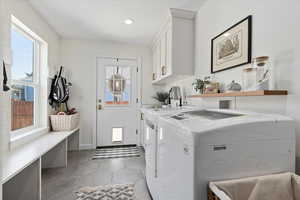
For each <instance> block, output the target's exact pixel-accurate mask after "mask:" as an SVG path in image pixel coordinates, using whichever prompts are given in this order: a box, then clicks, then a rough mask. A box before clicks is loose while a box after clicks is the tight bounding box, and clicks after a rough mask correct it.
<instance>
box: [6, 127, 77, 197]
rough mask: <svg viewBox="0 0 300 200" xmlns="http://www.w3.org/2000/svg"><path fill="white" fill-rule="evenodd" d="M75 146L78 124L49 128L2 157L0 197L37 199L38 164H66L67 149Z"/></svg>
mask: <svg viewBox="0 0 300 200" xmlns="http://www.w3.org/2000/svg"><path fill="white" fill-rule="evenodd" d="M72 150H79V128H77V129H74V130H72V131H64V132H50V133H48V134H45V135H42V136H40V137H39V138H37V139H36V140H34V141H32V142H30V143H27V144H25V145H23V146H21V147H18V148H16V149H14V150H12V151H11V152H9V153H8V154H7V155H5V156H4V158H3V174H2V175H3V176H2V183H3V200H25V199H26V200H27V199H28V200H41V191H42V189H41V185H42V184H41V177H42V174H41V172H42V168H56V167H67V164H68V160H67V157H68V151H72Z"/></svg>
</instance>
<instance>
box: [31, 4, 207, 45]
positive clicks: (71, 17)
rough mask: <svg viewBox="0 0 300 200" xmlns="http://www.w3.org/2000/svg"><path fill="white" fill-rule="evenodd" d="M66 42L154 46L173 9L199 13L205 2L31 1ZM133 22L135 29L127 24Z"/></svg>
mask: <svg viewBox="0 0 300 200" xmlns="http://www.w3.org/2000/svg"><path fill="white" fill-rule="evenodd" d="M29 1H30V2H31V4H32V5H33V7H34V8H35V9H36V10H37V11H38V12H39V13H40V14H41V15H42V16H43V17H44V18H45V19H46V20H47V21H48V23H49V24H50V25H51V26H52V27H53V28H54V29H55V30H56V32H57V33H58V34H60V35H61V36H62V37H63V38H68V39H102V40H110V41H116V42H124V43H134V44H141V45H148V44H150V42H151V40H152V39H153V37H154V35H155V33H156V32H157V31H158V30H159V28H160V26H161V25H162V24H163V22H164V21H165V19H166V17H167V15H168V9H169V8H184V9H191V10H198V9H199V8H200V6H201V5H202V3H203V2H204V1H205V0H29ZM127 18H130V19H133V20H134V23H133V24H132V25H125V24H124V23H123V21H124V20H125V19H127Z"/></svg>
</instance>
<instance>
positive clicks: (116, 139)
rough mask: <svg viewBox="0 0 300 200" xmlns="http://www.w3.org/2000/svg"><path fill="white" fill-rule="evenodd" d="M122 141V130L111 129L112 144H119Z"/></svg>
mask: <svg viewBox="0 0 300 200" xmlns="http://www.w3.org/2000/svg"><path fill="white" fill-rule="evenodd" d="M122 141H123V128H113V129H112V142H113V143H120V142H122Z"/></svg>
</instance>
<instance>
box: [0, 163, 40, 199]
mask: <svg viewBox="0 0 300 200" xmlns="http://www.w3.org/2000/svg"><path fill="white" fill-rule="evenodd" d="M25 199H26V200H27V199H28V200H29V199H30V200H41V160H40V159H39V160H37V161H35V162H34V163H32V164H31V165H29V166H28V167H26V168H25V169H24V170H23V171H21V172H20V173H19V174H17V175H16V176H14V177H13V178H11V179H10V180H9V181H7V182H6V183H4V184H3V200H25Z"/></svg>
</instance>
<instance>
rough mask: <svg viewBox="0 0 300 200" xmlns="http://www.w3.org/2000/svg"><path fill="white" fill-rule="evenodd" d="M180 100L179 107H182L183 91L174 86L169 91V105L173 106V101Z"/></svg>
mask: <svg viewBox="0 0 300 200" xmlns="http://www.w3.org/2000/svg"><path fill="white" fill-rule="evenodd" d="M172 99H173V100H179V106H180V107H181V106H182V95H181V89H180V87H178V86H174V87H172V88H171V89H170V91H169V104H171V100H172Z"/></svg>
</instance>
